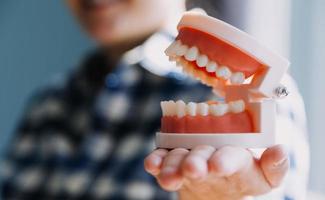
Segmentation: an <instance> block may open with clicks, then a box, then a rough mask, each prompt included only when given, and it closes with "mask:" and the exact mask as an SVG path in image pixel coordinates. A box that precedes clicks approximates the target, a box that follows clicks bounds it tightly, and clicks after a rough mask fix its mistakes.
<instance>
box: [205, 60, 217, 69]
mask: <svg viewBox="0 0 325 200" xmlns="http://www.w3.org/2000/svg"><path fill="white" fill-rule="evenodd" d="M217 67H218V65H217V63H216V62H214V61H210V62H209V63H208V64H207V66H206V70H207V72H215V71H216V70H217Z"/></svg>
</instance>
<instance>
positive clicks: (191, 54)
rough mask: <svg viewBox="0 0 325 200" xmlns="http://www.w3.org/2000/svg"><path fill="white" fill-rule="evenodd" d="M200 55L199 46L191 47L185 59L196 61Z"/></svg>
mask: <svg viewBox="0 0 325 200" xmlns="http://www.w3.org/2000/svg"><path fill="white" fill-rule="evenodd" d="M198 55H199V49H198V48H197V47H195V46H194V47H191V48H190V49H189V50H188V51H187V52H186V54H185V59H186V60H188V61H194V60H196V58H197V57H198Z"/></svg>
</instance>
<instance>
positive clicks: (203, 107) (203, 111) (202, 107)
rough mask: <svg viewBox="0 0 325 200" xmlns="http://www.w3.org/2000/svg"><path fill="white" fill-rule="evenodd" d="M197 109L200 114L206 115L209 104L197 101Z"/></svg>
mask: <svg viewBox="0 0 325 200" xmlns="http://www.w3.org/2000/svg"><path fill="white" fill-rule="evenodd" d="M197 111H198V113H199V114H200V115H202V116H207V115H208V114H209V105H208V104H206V103H199V104H198V105H197Z"/></svg>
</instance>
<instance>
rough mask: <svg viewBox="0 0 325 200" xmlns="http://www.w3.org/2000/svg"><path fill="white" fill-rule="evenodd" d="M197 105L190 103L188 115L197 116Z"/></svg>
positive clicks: (187, 107)
mask: <svg viewBox="0 0 325 200" xmlns="http://www.w3.org/2000/svg"><path fill="white" fill-rule="evenodd" d="M196 107H197V106H196V103H193V102H190V103H188V104H187V105H186V113H187V114H188V115H190V116H195V115H196Z"/></svg>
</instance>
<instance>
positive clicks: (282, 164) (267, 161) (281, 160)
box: [260, 145, 289, 188]
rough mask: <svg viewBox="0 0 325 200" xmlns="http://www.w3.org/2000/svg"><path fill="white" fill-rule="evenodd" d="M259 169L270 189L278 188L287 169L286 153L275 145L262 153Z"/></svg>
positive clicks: (283, 148) (282, 147)
mask: <svg viewBox="0 0 325 200" xmlns="http://www.w3.org/2000/svg"><path fill="white" fill-rule="evenodd" d="M260 164H261V168H262V170H263V172H264V175H265V178H266V180H267V181H268V182H269V184H270V186H271V187H272V188H275V187H278V186H279V185H280V184H281V182H282V180H283V178H284V177H285V175H286V173H287V171H288V168H289V157H288V152H287V150H286V149H285V147H284V146H283V145H276V146H273V147H271V148H268V149H267V150H266V151H264V153H263V155H262V157H261V160H260Z"/></svg>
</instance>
